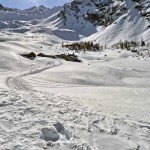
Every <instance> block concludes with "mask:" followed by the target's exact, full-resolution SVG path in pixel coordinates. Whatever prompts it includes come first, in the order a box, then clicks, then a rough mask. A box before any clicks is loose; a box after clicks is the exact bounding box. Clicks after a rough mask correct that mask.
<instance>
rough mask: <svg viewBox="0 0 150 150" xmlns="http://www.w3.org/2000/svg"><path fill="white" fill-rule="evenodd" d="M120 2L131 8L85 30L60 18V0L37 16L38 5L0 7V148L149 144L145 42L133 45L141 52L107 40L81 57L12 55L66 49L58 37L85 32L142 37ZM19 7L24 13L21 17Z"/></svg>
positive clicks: (135, 18) (142, 149)
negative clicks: (108, 22) (12, 8)
mask: <svg viewBox="0 0 150 150" xmlns="http://www.w3.org/2000/svg"><path fill="white" fill-rule="evenodd" d="M78 1H79V0H78ZM97 2H98V1H97ZM124 3H126V4H128V7H129V10H130V11H129V12H128V13H130V14H131V15H129V16H128V14H124V15H123V16H121V17H119V19H118V20H117V24H112V25H110V26H108V27H107V28H105V29H104V28H102V27H98V28H95V27H93V28H91V32H92V33H94V32H95V33H94V34H93V35H91V36H90V37H85V36H87V35H88V34H89V33H87V34H86V31H87V30H84V29H83V31H82V30H81V29H80V28H78V29H79V30H78V31H77V30H75V27H78V24H76V25H75V26H74V27H73V28H70V27H69V25H68V27H65V26H64V25H62V20H61V19H60V18H59V17H58V14H59V10H60V9H62V8H61V7H58V8H54V9H52V10H49V9H48V8H44V7H42V6H41V7H40V8H41V9H44V12H45V14H46V15H45V16H44V18H42V17H40V15H38V16H36V14H37V11H38V12H39V9H40V8H37V7H33V8H30V9H27V10H22V11H20V10H16V11H17V14H16V12H6V11H5V13H6V14H5V13H4V12H2V11H1V13H4V15H6V16H7V17H6V18H5V19H4V18H3V19H2V15H0V20H1V21H0V28H1V30H0V150H43V149H48V150H149V149H150V71H149V68H150V57H149V56H148V54H149V51H150V50H149V47H147V48H144V47H140V48H139V49H138V51H139V53H142V54H143V56H140V55H139V54H138V53H133V52H131V51H127V50H117V49H112V48H107V49H106V50H103V51H100V52H90V51H88V52H87V51H86V52H85V53H83V52H78V53H75V54H76V55H77V56H78V57H79V59H81V60H82V62H81V63H77V62H68V61H65V60H62V59H51V58H44V57H36V58H35V59H34V60H30V59H27V58H24V57H22V56H20V55H19V54H25V53H30V52H34V53H36V54H38V53H44V54H49V55H54V54H61V53H72V51H70V50H68V49H66V48H61V44H62V42H66V43H67V42H70V41H80V40H85V39H86V40H92V41H95V40H96V41H95V42H100V43H107V44H108V45H109V44H110V45H111V44H113V43H115V42H117V41H119V40H120V39H126V38H127V37H128V38H131V39H132V38H133V39H140V38H141V37H143V38H144V39H145V40H147V42H148V41H149V40H150V39H149V37H150V36H149V34H150V29H149V30H146V26H147V25H148V22H147V20H145V18H142V17H141V16H140V15H139V13H138V11H135V10H134V7H131V6H133V4H134V3H132V2H131V1H130V0H125V2H124ZM115 5H118V3H115ZM23 12H24V13H25V12H26V13H27V12H30V14H28V15H27V16H26V17H22V19H20V18H19V16H20V14H22V13H23ZM26 13H25V14H26ZM14 14H15V15H14ZM12 16H13V17H12ZM124 17H126V19H124ZM41 18H42V19H41ZM11 19H12V20H13V21H12V20H11ZM16 20H17V21H16ZM127 20H128V21H127ZM69 21H71V20H69ZM10 26H11V27H10ZM89 27H91V24H87V29H88V28H89ZM89 30H90V29H89ZM118 30H120V32H119V33H118V32H117V31H118ZM79 31H81V32H79ZM108 36H109V38H108ZM145 49H146V50H145Z"/></svg>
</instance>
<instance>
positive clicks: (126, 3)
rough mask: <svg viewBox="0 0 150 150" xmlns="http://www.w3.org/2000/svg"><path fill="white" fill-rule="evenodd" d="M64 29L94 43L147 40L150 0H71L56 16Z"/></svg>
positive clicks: (149, 22)
mask: <svg viewBox="0 0 150 150" xmlns="http://www.w3.org/2000/svg"><path fill="white" fill-rule="evenodd" d="M59 16H60V17H61V18H62V19H63V22H64V26H65V27H66V28H69V29H72V30H75V31H77V32H78V33H80V34H82V35H84V36H89V35H92V36H90V37H88V38H87V39H88V40H94V41H97V42H103V43H105V42H106V43H107V42H111V41H113V42H114V41H119V40H120V39H134V40H137V39H139V38H142V37H143V38H144V39H145V40H150V38H149V35H150V25H149V24H150V2H149V0H72V1H71V2H70V3H69V4H66V5H64V8H63V10H61V12H60V15H59Z"/></svg>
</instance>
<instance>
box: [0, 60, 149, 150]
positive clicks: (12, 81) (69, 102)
mask: <svg viewBox="0 0 150 150" xmlns="http://www.w3.org/2000/svg"><path fill="white" fill-rule="evenodd" d="M60 65H62V63H61V62H60V61H54V62H49V63H48V64H47V65H46V66H44V67H42V68H39V69H37V68H36V69H35V70H30V71H26V72H25V73H23V74H20V75H18V76H16V77H8V78H7V79H6V82H5V83H6V85H7V86H8V87H9V88H10V90H4V89H0V95H1V98H2V99H1V101H0V108H1V109H0V120H1V123H0V133H1V136H0V149H2V150H6V149H9V150H27V149H28V150H41V149H48V150H61V149H65V150H80V149H81V150H107V149H108V150H124V149H127V150H149V148H150V144H149V143H150V140H149V139H150V123H149V122H142V121H141V122H140V121H139V122H136V121H131V120H126V119H124V118H118V117H117V116H108V115H104V114H101V112H98V111H96V112H95V111H94V110H89V108H88V107H86V106H84V105H82V103H81V104H79V103H78V102H77V101H78V100H76V99H77V97H72V98H71V97H68V96H64V95H59V96H58V95H56V94H53V93H50V92H42V91H39V90H38V91H37V90H33V89H32V85H30V82H26V81H25V80H24V79H23V78H24V77H27V76H30V75H31V76H32V75H35V74H38V73H40V72H42V71H45V70H47V69H50V68H52V67H57V66H60ZM36 82H39V80H37V81H36ZM42 84H43V83H42ZM56 122H60V123H61V124H62V125H63V127H64V131H63V132H62V133H58V134H59V140H58V141H56V142H47V141H45V140H43V139H41V138H40V137H42V136H41V135H42V130H43V129H45V128H50V127H51V128H54V124H55V123H56ZM54 129H55V128H54ZM45 136H46V135H45Z"/></svg>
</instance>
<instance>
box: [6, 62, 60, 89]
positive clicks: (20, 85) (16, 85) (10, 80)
mask: <svg viewBox="0 0 150 150" xmlns="http://www.w3.org/2000/svg"><path fill="white" fill-rule="evenodd" d="M60 65H62V62H61V61H50V62H49V63H47V66H45V67H42V68H38V69H35V70H30V71H28V72H26V73H23V74H20V75H18V76H16V77H7V79H6V81H5V84H6V86H7V87H9V88H10V89H16V90H23V91H27V90H32V88H31V86H30V85H29V84H28V82H26V81H25V80H24V79H23V77H25V76H28V75H34V74H37V73H40V72H43V71H45V70H48V69H50V68H53V67H57V66H60Z"/></svg>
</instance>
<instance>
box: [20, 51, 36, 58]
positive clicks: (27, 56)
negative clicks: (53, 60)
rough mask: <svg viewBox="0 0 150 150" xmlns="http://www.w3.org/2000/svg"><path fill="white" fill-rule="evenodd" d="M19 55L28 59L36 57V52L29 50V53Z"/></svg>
mask: <svg viewBox="0 0 150 150" xmlns="http://www.w3.org/2000/svg"><path fill="white" fill-rule="evenodd" d="M20 55H21V56H23V57H25V58H28V59H35V57H36V54H35V53H33V52H31V53H29V54H20Z"/></svg>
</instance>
